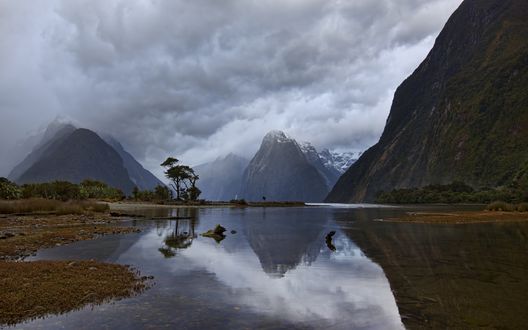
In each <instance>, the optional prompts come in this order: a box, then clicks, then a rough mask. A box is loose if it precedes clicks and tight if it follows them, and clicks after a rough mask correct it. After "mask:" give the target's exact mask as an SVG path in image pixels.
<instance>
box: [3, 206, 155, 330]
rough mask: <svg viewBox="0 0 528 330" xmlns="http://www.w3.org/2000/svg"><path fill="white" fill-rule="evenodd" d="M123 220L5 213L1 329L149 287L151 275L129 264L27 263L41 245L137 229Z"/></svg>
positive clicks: (101, 216)
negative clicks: (126, 224) (143, 274)
mask: <svg viewBox="0 0 528 330" xmlns="http://www.w3.org/2000/svg"><path fill="white" fill-rule="evenodd" d="M120 222H121V220H120V219H116V218H113V217H111V216H110V215H109V214H107V213H94V214H81V215H54V214H49V215H42V214H41V215H38V214H33V215H30V214H29V215H23V216H20V215H19V216H17V215H2V217H1V218H0V287H2V290H0V328H2V327H4V326H12V325H16V324H20V323H22V322H25V321H30V320H33V319H36V318H42V317H46V316H48V315H53V314H62V313H65V312H70V311H74V310H78V309H81V308H83V307H85V306H88V305H97V304H102V303H106V302H111V301H113V300H119V299H124V298H128V297H132V296H134V295H137V294H140V293H141V292H142V291H144V290H146V289H148V287H149V283H148V280H150V279H151V278H148V277H144V276H141V275H140V273H139V271H137V270H135V269H133V268H131V267H130V266H128V265H121V264H113V263H106V262H99V261H94V260H89V261H82V260H60V261H47V260H38V261H24V259H25V258H26V257H28V256H31V255H35V254H36V252H37V251H38V250H41V249H45V248H52V247H55V246H61V245H66V244H70V243H74V242H78V241H83V240H93V239H97V238H99V237H101V236H103V235H114V234H129V233H134V232H137V231H138V229H136V228H133V227H126V226H122V225H120ZM103 278H104V279H105V281H103V282H102V281H101V279H103Z"/></svg>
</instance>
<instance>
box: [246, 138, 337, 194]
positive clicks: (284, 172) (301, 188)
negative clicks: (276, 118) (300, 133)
mask: <svg viewBox="0 0 528 330" xmlns="http://www.w3.org/2000/svg"><path fill="white" fill-rule="evenodd" d="M327 192H328V188H327V185H326V181H325V179H324V177H323V176H322V175H321V173H320V172H319V171H318V170H317V169H316V168H315V167H314V166H313V165H312V164H310V162H309V161H308V159H307V158H306V156H305V155H304V154H303V152H302V151H301V148H300V147H299V144H298V143H297V142H296V141H295V140H294V139H292V138H290V137H288V136H287V135H286V134H284V133H283V132H280V131H272V132H270V133H268V134H267V135H266V136H265V137H264V139H263V141H262V144H261V146H260V149H259V151H258V152H257V154H256V155H255V157H253V159H252V160H251V162H250V163H249V165H248V167H247V169H246V170H245V171H244V176H243V179H242V188H241V193H240V196H241V197H242V198H245V199H247V200H250V201H260V200H262V197H266V199H267V200H273V201H305V202H320V201H322V200H323V199H324V197H325V196H326V194H327Z"/></svg>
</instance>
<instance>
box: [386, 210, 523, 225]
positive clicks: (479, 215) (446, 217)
mask: <svg viewBox="0 0 528 330" xmlns="http://www.w3.org/2000/svg"><path fill="white" fill-rule="evenodd" d="M380 221H384V222H406V223H427V224H471V223H501V222H518V221H528V212H505V211H458V212H407V213H406V214H405V215H403V216H401V217H396V218H387V219H380Z"/></svg>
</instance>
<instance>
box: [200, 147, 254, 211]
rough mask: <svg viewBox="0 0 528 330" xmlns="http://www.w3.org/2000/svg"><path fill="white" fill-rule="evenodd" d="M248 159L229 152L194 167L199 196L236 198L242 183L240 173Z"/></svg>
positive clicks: (222, 199) (216, 199)
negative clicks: (224, 155)
mask: <svg viewBox="0 0 528 330" xmlns="http://www.w3.org/2000/svg"><path fill="white" fill-rule="evenodd" d="M248 163H249V160H247V159H245V158H243V157H240V156H237V155H235V154H232V153H231V154H229V155H227V156H226V157H218V158H217V159H216V160H214V161H212V162H210V163H205V164H201V165H198V166H196V167H194V170H195V172H196V174H198V175H199V176H200V179H199V181H198V186H199V188H200V190H201V191H202V195H201V196H200V198H203V199H206V200H212V201H229V200H232V199H235V198H238V195H239V194H240V187H241V185H242V175H243V173H244V170H245V169H246V167H247V165H248Z"/></svg>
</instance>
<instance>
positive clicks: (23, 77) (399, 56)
mask: <svg viewBox="0 0 528 330" xmlns="http://www.w3.org/2000/svg"><path fill="white" fill-rule="evenodd" d="M461 2H462V1H461V0H188V1H183V0H85V1H84V0H47V1H32V0H0V113H1V130H0V141H1V143H0V175H6V174H7V172H8V171H9V169H10V168H9V167H10V166H12V165H11V164H10V161H9V160H10V159H12V158H15V155H13V154H12V153H11V151H10V150H12V147H13V145H14V144H15V143H16V142H17V141H21V140H23V139H24V138H25V137H27V136H28V135H31V132H35V131H36V130H38V129H39V128H42V127H43V126H45V124H46V123H48V122H49V121H51V120H53V119H54V118H55V117H57V116H58V115H62V116H66V117H67V118H71V119H72V120H74V121H75V122H76V123H77V124H78V125H80V126H83V127H88V128H92V129H97V130H99V131H105V132H109V133H110V134H112V135H114V136H115V137H116V138H117V139H118V140H120V141H121V142H122V143H123V144H124V145H125V147H126V148H127V149H128V150H129V151H130V152H131V153H132V154H133V155H134V156H136V157H137V158H138V160H140V161H141V162H142V163H144V165H145V166H146V167H147V168H149V169H152V170H155V172H156V173H159V171H158V170H157V169H158V165H159V163H160V162H161V161H162V160H163V159H164V158H166V156H167V155H174V156H176V157H178V158H179V159H181V160H183V161H184V162H185V163H188V164H192V165H196V164H198V163H201V162H205V161H209V160H212V159H214V158H216V157H217V156H220V155H225V154H227V153H229V152H234V153H237V154H240V155H244V156H247V157H251V156H252V154H253V153H254V152H255V151H256V149H257V148H258V146H259V144H260V141H261V139H262V137H263V135H264V134H265V133H266V132H267V131H269V130H271V129H281V130H284V131H286V132H287V133H289V134H290V135H292V136H293V137H295V138H297V139H298V140H300V141H304V140H305V141H311V142H312V143H313V144H314V145H315V146H316V147H319V148H323V147H327V148H331V149H338V150H364V149H366V148H368V147H369V146H371V145H372V144H374V143H375V142H377V140H378V138H379V136H380V134H381V132H382V130H383V127H384V124H385V120H386V118H387V115H388V112H389V110H390V105H391V102H392V97H393V93H394V90H395V89H396V87H397V86H398V85H399V84H400V83H401V82H402V81H403V79H405V78H406V77H407V76H408V75H409V74H411V73H412V71H413V70H414V69H415V68H416V66H417V65H418V64H419V63H420V62H421V61H422V60H423V59H424V58H425V56H426V55H427V53H428V51H429V50H430V48H431V47H432V45H433V43H434V39H435V38H436V36H437V35H438V33H439V32H440V30H441V28H442V27H443V25H444V24H445V22H446V21H447V19H448V17H449V16H450V15H451V13H452V12H453V11H454V10H455V9H456V7H458V5H460V3H461Z"/></svg>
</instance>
